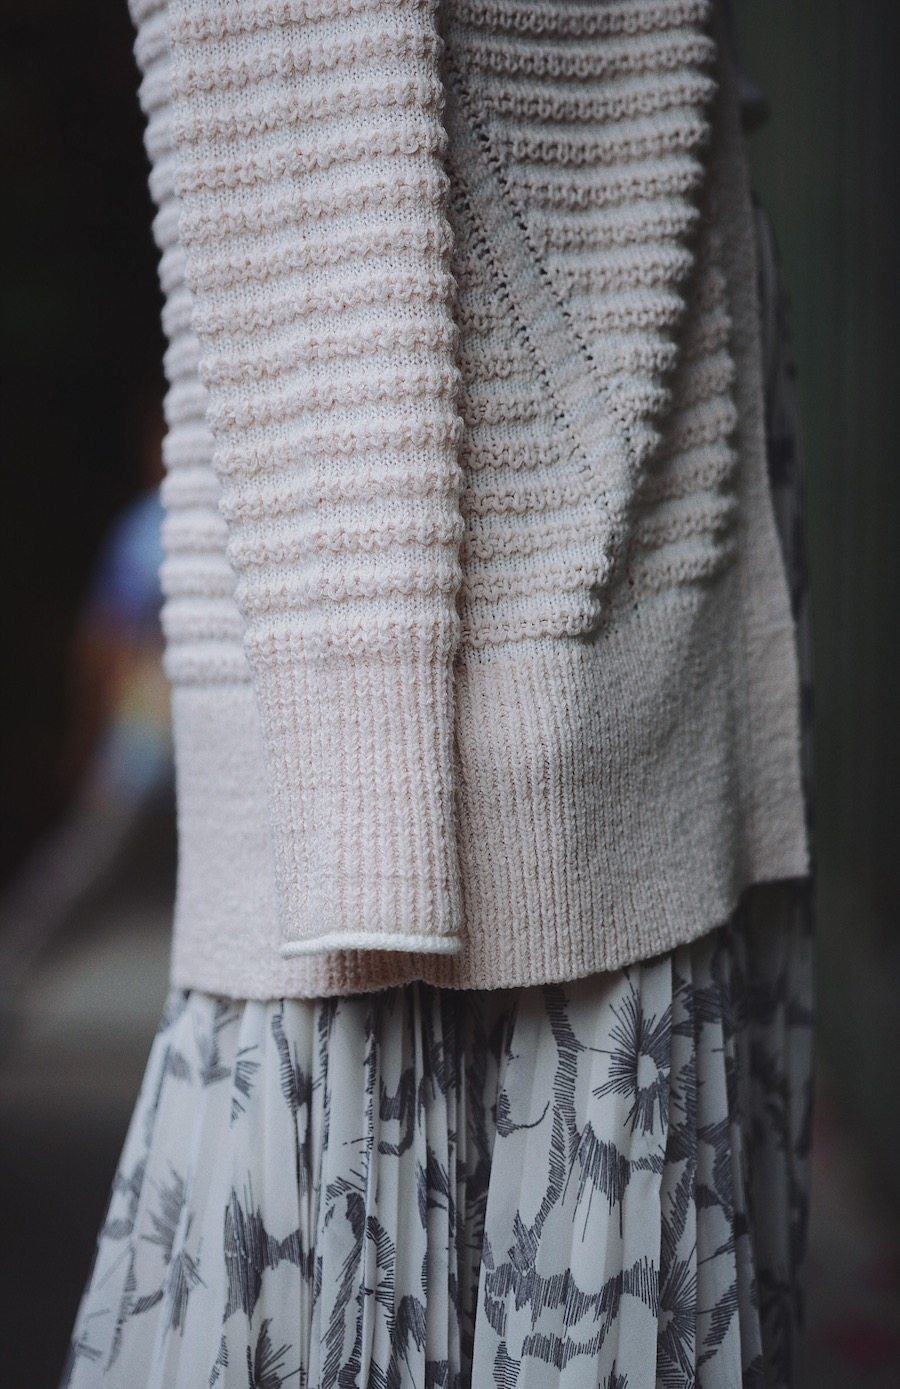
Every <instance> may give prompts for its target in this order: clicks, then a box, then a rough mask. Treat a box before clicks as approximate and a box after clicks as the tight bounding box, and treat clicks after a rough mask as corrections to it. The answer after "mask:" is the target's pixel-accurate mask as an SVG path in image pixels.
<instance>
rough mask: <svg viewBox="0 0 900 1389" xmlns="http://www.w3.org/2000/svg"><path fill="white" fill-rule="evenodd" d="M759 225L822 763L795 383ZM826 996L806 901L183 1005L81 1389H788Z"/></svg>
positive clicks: (161, 1056)
mask: <svg viewBox="0 0 900 1389" xmlns="http://www.w3.org/2000/svg"><path fill="white" fill-rule="evenodd" d="M758 230H759V243H758V244H759V250H760V284H761V299H762V308H763V329H764V334H763V336H764V346H765V356H766V360H765V378H766V417H767V428H768V443H769V476H770V482H771V487H772V497H773V503H774V509H775V515H776V521H777V524H778V527H779V532H780V536H781V540H782V546H783V551H784V556H785V561H786V565H787V569H788V577H789V581H790V590H791V597H792V602H793V608H794V616H795V619H796V621H797V627H798V635H799V651H800V660H801V673H802V675H803V677H804V681H803V683H804V699H803V712H804V724H805V728H806V733H807V737H806V740H805V752H806V753H808V747H809V739H808V729H809V713H810V701H809V686H808V679H807V678H806V675H807V671H808V643H807V633H808V628H807V615H806V582H805V572H804V568H803V556H802V547H801V544H800V539H799V538H800V534H801V528H800V524H799V517H800V489H799V477H798V457H797V449H796V427H795V418H796V415H795V409H794V389H793V385H794V383H793V372H792V369H791V363H790V356H789V353H788V352H787V350H786V341H787V340H786V336H785V333H784V315H783V304H782V297H781V292H780V284H779V279H778V275H777V266H776V262H775V255H774V248H773V243H772V239H771V234H770V232H769V229H768V227H767V224H766V223H765V220H764V219H763V217H762V215H761V214H760V215H759V224H758ZM805 769H806V772H807V774H808V772H809V763H808V758H807V761H806V763H805ZM811 975H812V970H811V932H810V889H809V884H807V883H780V884H773V885H769V886H766V887H757V888H754V889H752V890H751V891H750V892H749V893H747V894H746V896H745V898H744V900H743V901H742V903H741V905H740V907H739V909H738V910H737V912H736V914H735V916H734V917H733V918H732V920H731V921H729V922H728V923H727V924H726V925H724V926H722V927H720V928H719V929H718V930H716V931H714V932H712V933H711V934H710V935H708V936H707V937H705V938H704V939H702V940H700V941H697V942H696V943H694V944H693V945H688V946H683V947H681V948H680V949H678V950H675V951H673V952H671V953H670V954H667V955H665V956H662V957H660V958H658V959H655V960H650V961H647V962H645V963H641V964H637V965H634V966H632V967H631V968H629V969H626V970H622V971H620V972H618V973H614V974H605V975H595V976H593V977H592V978H589V979H586V980H582V981H579V982H577V983H571V984H561V985H554V986H547V987H543V988H530V989H520V990H502V991H493V992H468V993H466V992H453V991H451V990H440V989H435V988H432V987H430V986H427V985H424V984H410V985H406V986H405V987H402V988H396V989H391V990H388V991H385V992H383V993H377V994H371V995H365V996H357V997H351V998H341V999H325V1000H277V1001H273V1002H268V1003H262V1002H233V1001H227V1000H222V999H215V998H211V997H208V996H206V995H203V994H200V993H190V994H182V993H175V994H173V995H172V997H171V998H170V1000H169V1003H168V1007H167V1009H166V1013H165V1017H164V1019H163V1023H162V1027H161V1030H160V1032H159V1034H158V1036H157V1038H156V1041H155V1043H154V1046H153V1050H152V1053H151V1056H150V1062H149V1065H148V1068H147V1073H146V1078H145V1081H144V1086H143V1090H142V1092H141V1096H140V1099H139V1102H138V1105H137V1110H136V1112H135V1115H134V1119H133V1121H132V1125H131V1129H130V1132H129V1135H128V1138H127V1141H126V1144H125V1149H124V1152H123V1154H122V1159H121V1163H120V1166H119V1169H118V1172H117V1174H116V1177H115V1181H114V1184H113V1191H112V1197H111V1202H110V1206H109V1211H108V1214H107V1217H106V1220H105V1223H104V1225H103V1228H102V1230H101V1232H100V1238H99V1243H98V1248H97V1254H96V1260H95V1265H94V1269H93V1272H92V1274H91V1278H90V1281H89V1284H88V1288H87V1291H86V1293H85V1296H84V1300H83V1302H82V1306H81V1309H80V1312H79V1315H78V1318H77V1322H76V1326H75V1331H74V1335H73V1339H72V1345H71V1350H70V1355H69V1363H68V1367H67V1369H66V1372H65V1380H64V1383H65V1385H66V1386H67V1387H68V1389H93V1386H102V1387H103V1389H204V1387H205V1386H209V1389H213V1386H219V1387H220V1389H281V1386H283V1385H287V1386H295V1387H296V1389H550V1387H551V1386H554V1385H556V1386H561V1389H598V1386H599V1389H653V1387H655V1386H660V1387H661V1389H694V1386H697V1389H726V1387H727V1389H737V1387H738V1386H742V1387H743V1389H751V1387H752V1389H755V1386H760V1389H787V1387H788V1386H790V1385H792V1384H795V1383H796V1373H797V1371H796V1364H797V1339H798V1326H799V1322H800V1313H801V1305H802V1297H801V1278H800V1271H801V1264H802V1256H803V1250H804V1244H805V1229H806V1212H807V1156H808V1148H809V1124H810V1092H811V1074H812V1034H811V1003H810V993H811Z"/></svg>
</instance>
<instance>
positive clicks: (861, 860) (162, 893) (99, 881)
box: [0, 0, 900, 1389]
mask: <svg viewBox="0 0 900 1389" xmlns="http://www.w3.org/2000/svg"><path fill="white" fill-rule="evenodd" d="M734 9H735V19H736V23H737V28H738V32H739V37H740V44H741V49H742V53H743V57H744V61H745V64H746V66H747V68H748V69H749V70H750V72H751V73H752V74H753V77H754V78H755V80H756V81H757V83H758V84H759V86H760V87H761V89H762V91H763V92H764V94H765V96H766V99H767V102H768V107H769V115H768V118H767V119H766V120H765V121H764V122H763V123H762V124H761V125H760V126H759V128H758V130H757V131H756V132H755V133H754V134H753V136H752V138H751V156H752V160H753V166H754V175H755V181H756V186H757V188H758V191H759V193H760V195H761V197H762V200H763V202H764V203H765V204H766V205H767V206H768V209H769V211H770V213H771V215H772V218H773V221H774V223H775V227H776V230H777V233H778V236H779V239H780V242H781V249H782V255H783V260H784V266H785V273H786V279H787V282H788V288H789V291H790V294H791V298H792V304H793V326H794V339H795V346H796V355H797V358H798V362H799V367H800V384H801V393H802V400H803V413H804V434H805V446H806V447H805V454H806V487H807V511H808V545H809V552H810V562H811V570H812V580H813V618H814V644H815V674H816V709H817V731H816V754H817V781H818V804H817V835H818V839H817V860H818V899H819V966H818V996H819V1048H820V1058H819V1079H818V1108H817V1115H816V1124H815V1135H814V1191H813V1217H812V1232H811V1254H810V1305H809V1317H808V1325H809V1346H808V1355H807V1367H806V1372H805V1377H804V1386H809V1389H831V1386H841V1389H843V1387H844V1386H846V1385H847V1384H852V1385H854V1386H858V1389H889V1386H890V1387H891V1389H893V1386H896V1385H897V1384H898V1383H900V1239H898V1232H900V1083H898V1080H897V1077H896V1075H895V1072H896V1070H897V1064H898V1057H900V1006H898V1002H897V1000H898V996H900V833H898V829H897V822H898V818H900V795H898V799H897V801H895V800H894V791H895V788H896V786H897V783H898V778H900V717H898V715H900V659H898V654H897V645H898V636H900V544H898V540H897V528H898V523H900V465H898V461H897V444H896V440H897V439H898V437H900V403H898V402H900V375H898V371H900V268H898V260H900V179H898V175H897V161H898V156H900V142H898V134H900V101H898V96H897V87H898V57H900V45H898V27H900V26H898V13H897V5H896V0H794V3H792V4H785V3H784V0H736V3H735V6H734ZM131 46H132V31H131V27H130V23H129V19H128V15H127V10H126V4H125V0H92V3H91V4H90V5H88V6H76V5H72V4H70V3H63V0H30V3H29V4H28V5H27V6H23V5H18V6H16V8H15V12H14V13H11V12H8V7H4V12H3V42H2V45H0V65H2V86H0V100H2V109H3V122H2V127H3V139H4V143H5V145H6V150H5V176H4V191H5V194H6V203H5V205H6V214H5V216H4V217H3V218H2V220H0V235H2V237H3V238H4V239H5V240H6V243H7V244H6V245H5V246H4V248H3V254H2V256H0V275H2V293H0V315H2V328H0V353H2V359H3V362H2V365H3V378H2V379H3V385H4V397H5V400H4V430H3V440H4V445H5V455H6V458H5V470H4V476H5V478H6V482H5V484H4V485H5V488H6V493H5V495H6V503H5V515H6V538H5V541H4V544H3V546H2V547H0V559H2V564H3V566H4V569H5V570H6V571H7V572H5V573H4V574H3V576H2V588H0V591H2V592H3V593H4V594H5V595H7V598H8V601H7V602H6V603H5V605H4V614H3V617H4V624H5V633H4V638H3V643H4V651H5V654H6V657H7V660H8V662H9V664H8V670H7V674H6V677H5V679H4V682H3V683H4V691H5V696H6V705H7V714H6V716H5V717H4V719H3V720H2V723H0V737H2V745H3V778H2V786H3V798H2V799H3V803H2V817H3V818H2V826H3V829H2V844H0V875H2V876H0V1193H2V1197H0V1199H2V1206H3V1209H2V1217H0V1229H2V1231H3V1235H2V1246H0V1249H2V1254H0V1258H2V1268H3V1270H4V1272H5V1274H6V1277H5V1279H4V1282H5V1283H6V1290H5V1292H4V1294H3V1297H2V1299H0V1306H2V1311H0V1316H2V1318H3V1319H4V1321H5V1322H8V1324H7V1325H4V1326H3V1327H2V1330H0V1345H2V1347H3V1355H2V1370H0V1380H2V1383H3V1385H4V1386H5V1387H6V1389H19V1386H28V1389H44V1387H45V1386H47V1389H51V1387H52V1386H55V1385H56V1383H57V1381H58V1377H59V1374H60V1370H61V1366H62V1363H63V1359H64V1355H65V1349H66V1344H67V1340H68V1335H69V1332H70V1329H71V1324H72V1320H73V1318H74V1314H75V1309H76V1305H77V1301H78V1298H79V1295H80V1292H81V1288H82V1286H83V1284H84V1281H85V1279H86V1277H87V1273H88V1269H89V1265H90V1260H91V1256H92V1251H93V1243H94V1238H95V1235H96V1232H97V1228H98V1226H99V1222H100V1220H101V1218H102V1215H103V1210H104V1206H105V1203H106V1198H107V1192H108V1187H109V1183H110V1180H111V1178H112V1174H113V1171H114V1168H115V1163H116V1159H117V1156H118V1152H119V1148H120V1146H121V1143H122V1140H123V1137H124V1132H125V1127H126V1125H127V1122H128V1118H129V1115H130V1112H131V1109H132V1106H133V1104H134V1100H135V1097H136V1093H137V1088H138V1085H139V1083H140V1079H141V1073H142V1069H143V1065H144V1061H145V1059H146V1054H147V1050H148V1047H149V1043H150V1039H151V1037H152V1033H153V1030H154V1028H155V1025H156V1021H157V1017H158V1014H159V1011H160V1008H161V1005H162V1001H163V997H164V993H165V989H166V970H167V951H168V930H169V918H170V912H171V904H172V897H173V891H174V871H175V837H174V796H173V789H172V771H171V749H170V744H169V729H168V701H167V692H166V687H165V682H164V679H163V677H162V673H161V670H160V650H161V641H160V634H159V626H158V610H159V591H158V583H157V577H156V568H157V564H158V558H159V503H158V499H157V494H156V488H157V485H158V482H159V476H160V468H161V464H160V441H161V437H162V431H163V423H162V415H161V398H162V380H161V376H160V367H159V363H160V359H161V355H162V346H163V344H162V339H161V334H160V329H159V308H160V301H159V295H158V290H157V283H156V258H155V253H154V249H153V246H152V242H151V238H150V220H151V216H152V210H151V207H150V203H149V198H148V195H147V192H146V164H145V159H144V153H143V146H142V143H141V141H142V124H141V119H140V116H139V113H138V106H137V98H136V88H137V76H136V72H135V68H134V64H133V60H132V56H131ZM10 600H11V601H10Z"/></svg>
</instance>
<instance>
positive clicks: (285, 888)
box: [248, 633, 461, 957]
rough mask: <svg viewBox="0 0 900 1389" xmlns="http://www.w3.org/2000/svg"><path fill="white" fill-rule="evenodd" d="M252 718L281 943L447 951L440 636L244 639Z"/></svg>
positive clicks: (451, 938)
mask: <svg viewBox="0 0 900 1389" xmlns="http://www.w3.org/2000/svg"><path fill="white" fill-rule="evenodd" d="M248 654H249V655H250V660H251V664H252V665H253V666H254V669H255V672H256V679H257V692H258V695H259V703H260V708H261V711H262V716H263V737H264V741H265V746H266V761H267V768H268V777H269V785H270V804H271V807H272V834H273V847H274V854H275V871H276V880H277V886H278V894H279V904H280V914H281V936H282V943H281V953H282V955H284V956H287V957H290V956H294V955H301V954H311V953H314V952H317V951H329V950H351V949H352V950H367V949H369V950H402V951H417V952H431V951H433V952H436V953H440V954H452V953H454V952H456V951H457V950H458V949H459V929H460V917H461V893H460V882H459V868H458V862H457V844H456V835H455V829H454V818H453V775H452V748H453V708H452V683H451V661H450V642H449V639H446V640H444V639H442V640H439V641H428V640H425V641H423V642H416V643H410V642H409V641H408V640H407V641H406V642H404V643H402V645H401V647H400V649H397V648H395V647H390V648H384V647H380V648H377V649H362V650H354V651H352V652H348V651H346V650H341V651H339V652H333V651H329V650H325V651H323V650H318V651H316V652H315V653H314V654H311V653H310V650H309V647H308V645H307V644H306V643H304V641H303V638H302V637H301V636H299V635H295V634H291V633H279V634H278V635H277V636H271V635H270V636H267V637H266V638H264V639H256V640H254V641H252V643H251V649H250V650H249V653H248Z"/></svg>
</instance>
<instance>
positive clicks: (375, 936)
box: [278, 931, 462, 960]
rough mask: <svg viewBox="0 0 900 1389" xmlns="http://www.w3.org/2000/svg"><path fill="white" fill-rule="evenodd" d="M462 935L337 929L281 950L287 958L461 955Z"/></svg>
mask: <svg viewBox="0 0 900 1389" xmlns="http://www.w3.org/2000/svg"><path fill="white" fill-rule="evenodd" d="M461 949H462V941H461V940H460V938H459V936H430V935H420V936H408V935H401V934H400V933H399V932H394V931H336V932H335V933H334V934H333V935H330V936H311V937H310V939H309V940H291V941H287V942H286V943H285V944H284V945H282V946H281V947H280V949H279V952H278V953H279V954H280V955H281V956H282V957H283V958H284V959H285V960H290V959H293V958H294V957H295V956H297V955H317V954H319V953H320V952H322V951H325V950H403V951H408V952H410V953H415V954H422V955H458V954H459V952H460V950H461Z"/></svg>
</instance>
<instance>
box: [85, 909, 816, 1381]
mask: <svg viewBox="0 0 900 1389" xmlns="http://www.w3.org/2000/svg"><path fill="white" fill-rule="evenodd" d="M807 901H808V898H807V893H806V890H805V888H804V887H802V886H801V885H797V884H782V885H777V886H774V887H771V888H765V889H755V890H754V891H753V892H752V893H751V894H750V895H749V897H748V898H747V899H746V900H745V902H744V904H743V905H742V907H741V909H740V911H739V912H738V914H737V916H736V917H735V919H734V920H733V921H732V922H730V923H729V924H728V925H727V926H725V927H723V928H721V929H720V930H718V931H716V932H714V933H713V934H712V935H710V936H709V937H707V938H705V939H704V940H703V941H701V942H699V943H697V944H694V945H691V946H686V947H683V948H681V949H679V950H677V951H675V952H674V953H672V954H669V955H666V956H664V957H661V958H659V959H657V960H653V961H650V962H648V963H646V964H642V965H639V966H636V967H634V968H630V969H628V970H625V971H622V972H619V973H615V974H609V975H598V976H595V977H593V978H591V979H588V980H584V981H580V982H578V983H575V984H569V985H562V986H548V987H544V988H534V989H523V990H519V991H494V992H489V993H474V992H471V993H458V992H453V991H448V990H444V991H442V990H438V989H435V988H432V987H430V986H427V985H424V984H412V985H407V986H405V987H402V988H396V989H392V990H388V991H385V992H383V993H377V994H369V995H365V996H356V997H349V998H340V999H331V1000H321V1001H313V1000H293V1001H279V1002H272V1003H259V1002H248V1003H233V1002H230V1001H225V1000H217V999H214V998H211V997H208V996H206V995H202V994H197V993H193V994H189V995H184V994H176V995H173V997H172V999H171V1000H170V1004H169V1007H168V1010H167V1013H166V1016H165V1019H164V1022H163V1025H162V1028H161V1030H160V1032H159V1035H158V1036H157V1039H156V1042H155V1045H154V1047H153V1051H152V1055H151V1057H150V1062H149V1066H148V1069H147V1075H146V1080H145V1083H144V1087H143V1092H142V1094H141V1098H140V1102H139V1104H138V1107H137V1111H136V1114H135V1117H134V1121H133V1124H132V1127H131V1131H130V1133H129V1136H128V1139H127V1142H126V1145H125V1150H124V1153H123V1156H122V1160H121V1165H120V1167H119V1171H118V1174H117V1176H116V1179H115V1184H114V1189H113V1194H112V1199H111V1204H110V1208H109V1213H108V1216H107V1219H106V1221H105V1224H104V1226H103V1229H102V1231H101V1235H100V1240H99V1246H98V1252H97V1258H96V1264H95V1268H94V1271H93V1275H92V1278H91V1280H90V1284H89V1286H88V1289H87V1292H86V1294H85V1298H84V1302H83V1305H82V1308H81V1311H80V1314H79V1317H78V1322H77V1326H76V1329H75V1334H74V1337H73V1343H72V1353H71V1358H70V1365H69V1370H68V1373H67V1377H66V1381H65V1382H66V1384H67V1385H68V1386H69V1389H88V1387H89V1386H95V1385H103V1386H110V1389H114V1387H118V1386H121V1389H201V1387H202V1386H207V1385H208V1386H216V1385H217V1386H220V1389H225V1386H228V1389H237V1386H240V1389H247V1386H248V1385H249V1386H250V1389H280V1386H282V1385H286V1386H315V1389H331V1386H334V1387H335V1389H351V1387H352V1386H371V1389H376V1386H377V1389H388V1386H390V1389H426V1386H427V1387H429V1389H430V1386H439V1385H440V1386H452V1389H468V1386H473V1387H474V1389H488V1387H489V1386H498V1389H500V1387H501V1386H502V1389H512V1386H516V1389H552V1386H554V1385H559V1386H565V1389H597V1386H598V1385H600V1386H603V1387H604V1389H653V1386H656V1385H662V1386H688V1385H700V1386H708V1389H719V1386H722V1389H724V1386H726V1385H727V1386H737V1385H767V1386H768V1385H788V1384H789V1383H790V1382H791V1377H792V1362H793V1358H794V1354H795V1331H796V1325H797V1320H798V1313H799V1261H800V1257H801V1253H802V1247H803V1242H804V1240H803V1232H804V1228H805V1212H806V1178H805V1166H806V1151H807V1145H808V1107H809V1098H810V1095H809V1091H810V1068H811V1055H810V1051H811V1047H810V1035H811V1034H810V1004H809V980H810V973H809V950H810V941H809V930H808V911H807Z"/></svg>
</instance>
